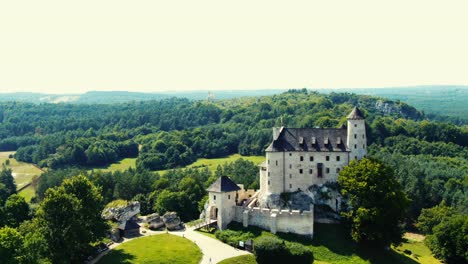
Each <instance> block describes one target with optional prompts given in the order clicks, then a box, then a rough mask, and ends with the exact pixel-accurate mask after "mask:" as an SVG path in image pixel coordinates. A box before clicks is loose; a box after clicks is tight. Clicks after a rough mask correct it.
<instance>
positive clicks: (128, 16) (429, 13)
mask: <svg viewBox="0 0 468 264" xmlns="http://www.w3.org/2000/svg"><path fill="white" fill-rule="evenodd" d="M467 10H468V1H466V0H457V1H456V0H438V1H432V0H411V1H409V0H392V1H380V0H353V1H350V0H342V1H338V0H321V1H314V0H307V1H299V0H298V1H295V0H291V1H284V0H283V1H276V0H248V1H247V0H236V1H224V0H216V1H205V0H197V1H194V0H190V1H178V0H170V1H167V0H166V1H157V0H133V1H128V0H127V1H122V0H80V1H76V0H74V1H69V0H41V1H38V0H14V1H8V0H0V92H44V93H81V92H86V91H90V90H93V91H95V90H100V91H106V90H107V91H109V90H112V91H116V90H125V91H145V92H156V91H168V90H169V91H175V90H233V89H241V90H248V89H253V90H257V89H287V88H303V87H307V88H320V87H322V88H340V87H349V88H366V87H395V86H410V85H432V84H453V85H467V84H468V15H466V14H467Z"/></svg>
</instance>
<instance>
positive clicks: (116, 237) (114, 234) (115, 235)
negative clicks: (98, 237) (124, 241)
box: [110, 228, 120, 242]
mask: <svg viewBox="0 0 468 264" xmlns="http://www.w3.org/2000/svg"><path fill="white" fill-rule="evenodd" d="M110 239H111V240H112V241H114V242H119V241H120V230H119V229H118V228H112V229H111V231H110Z"/></svg>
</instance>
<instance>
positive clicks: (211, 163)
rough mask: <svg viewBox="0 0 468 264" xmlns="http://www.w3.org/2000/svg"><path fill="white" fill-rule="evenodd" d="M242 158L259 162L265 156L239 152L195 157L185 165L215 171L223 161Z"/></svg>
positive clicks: (162, 171) (162, 172)
mask: <svg viewBox="0 0 468 264" xmlns="http://www.w3.org/2000/svg"><path fill="white" fill-rule="evenodd" d="M240 158H243V159H244V160H249V161H252V162H253V163H255V164H260V163H262V162H264V161H265V156H241V155H239V154H233V155H230V156H227V157H224V158H215V159H197V161H195V162H194V163H192V164H190V165H188V166H186V168H204V167H208V169H209V170H210V171H215V170H216V168H217V167H218V165H223V164H225V163H229V162H234V161H236V160H237V159H240ZM167 171H168V170H160V171H157V172H159V173H160V174H164V173H166V172H167Z"/></svg>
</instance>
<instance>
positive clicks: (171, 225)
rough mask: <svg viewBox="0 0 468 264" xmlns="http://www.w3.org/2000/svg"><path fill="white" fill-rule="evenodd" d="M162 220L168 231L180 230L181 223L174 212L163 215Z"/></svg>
mask: <svg viewBox="0 0 468 264" xmlns="http://www.w3.org/2000/svg"><path fill="white" fill-rule="evenodd" d="M162 219H163V221H164V224H165V225H166V228H167V229H168V230H178V229H181V225H180V224H181V221H180V218H179V217H178V216H177V213H176V212H167V213H165V214H164V215H163V217H162Z"/></svg>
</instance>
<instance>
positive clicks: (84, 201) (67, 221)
mask: <svg viewBox="0 0 468 264" xmlns="http://www.w3.org/2000/svg"><path fill="white" fill-rule="evenodd" d="M103 207H104V205H103V203H102V196H101V194H100V192H99V189H98V188H97V187H95V186H94V185H93V184H92V183H91V182H90V181H89V180H88V179H87V178H85V177H84V176H77V177H72V178H70V179H67V180H65V181H64V182H63V184H62V185H61V186H59V187H56V188H52V189H49V190H47V192H46V195H45V198H44V201H43V202H42V203H41V206H40V208H39V210H38V212H37V221H38V223H39V225H40V228H41V229H42V230H43V232H44V237H45V240H46V241H47V246H48V248H49V253H50V258H51V260H52V261H53V262H54V263H70V262H80V261H82V260H83V258H84V257H85V256H86V255H87V254H88V253H89V250H90V249H91V246H90V243H92V242H96V241H98V240H99V239H101V238H103V237H104V233H105V230H106V224H105V222H104V220H103V219H102V218H101V217H100V215H101V212H102V209H103Z"/></svg>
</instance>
